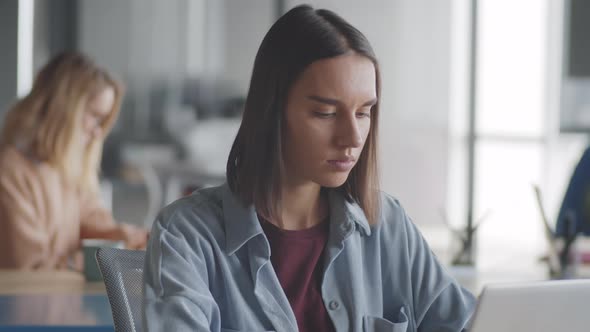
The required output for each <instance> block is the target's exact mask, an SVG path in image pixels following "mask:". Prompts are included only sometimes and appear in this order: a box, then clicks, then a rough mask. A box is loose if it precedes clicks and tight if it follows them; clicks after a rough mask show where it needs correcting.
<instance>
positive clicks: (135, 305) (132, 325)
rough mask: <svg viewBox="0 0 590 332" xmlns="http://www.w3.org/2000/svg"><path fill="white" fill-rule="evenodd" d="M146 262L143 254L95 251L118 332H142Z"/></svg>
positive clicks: (113, 249)
mask: <svg viewBox="0 0 590 332" xmlns="http://www.w3.org/2000/svg"><path fill="white" fill-rule="evenodd" d="M144 260H145V251H142V250H125V249H115V248H100V249H98V250H97V251H96V261H97V262H98V267H99V268H100V273H101V274H102V276H103V279H104V283H105V286H106V289H107V296H108V298H109V303H110V304H111V311H112V314H113V322H114V324H115V331H117V332H139V331H142V315H141V310H142V301H143V263H144Z"/></svg>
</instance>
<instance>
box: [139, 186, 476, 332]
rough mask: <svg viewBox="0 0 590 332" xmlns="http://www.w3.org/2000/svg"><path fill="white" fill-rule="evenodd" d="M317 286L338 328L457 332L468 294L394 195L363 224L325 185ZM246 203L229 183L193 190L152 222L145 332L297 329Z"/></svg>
mask: <svg viewBox="0 0 590 332" xmlns="http://www.w3.org/2000/svg"><path fill="white" fill-rule="evenodd" d="M329 202H330V235H329V239H328V243H327V244H326V248H325V253H324V255H325V261H324V275H323V282H322V286H321V292H322V297H323V300H324V305H325V306H326V309H327V311H328V313H329V315H330V318H331V319H332V322H333V323H334V327H335V328H336V331H394V332H406V331H407V332H411V331H453V332H455V331H461V330H463V329H464V328H465V327H466V325H467V323H468V321H469V318H470V316H471V314H472V312H473V310H474V307H475V298H474V297H473V295H471V294H470V293H469V292H468V291H466V290H465V289H463V288H462V287H461V286H460V285H459V284H458V283H457V282H456V281H455V280H453V278H452V277H451V276H450V275H449V274H448V272H447V271H446V270H445V268H444V267H443V266H442V265H441V264H440V263H439V262H438V261H437V259H436V257H435V255H434V254H433V253H432V251H431V250H430V249H429V247H428V245H427V244H426V242H425V241H424V239H423V238H422V236H421V234H420V232H419V231H418V230H417V229H416V226H415V225H414V224H413V223H412V221H411V220H410V219H409V218H408V216H407V215H406V214H405V212H404V210H403V209H402V207H401V206H400V205H399V203H398V201H397V200H395V199H394V198H392V197H391V196H388V195H386V194H382V201H381V202H382V203H381V205H382V206H381V217H380V220H379V223H378V224H377V225H375V226H369V224H368V222H367V219H366V217H365V215H364V213H363V212H362V210H361V209H360V207H359V206H358V205H357V204H355V203H352V202H349V201H348V200H346V199H345V197H344V195H343V194H341V193H340V192H339V191H337V190H331V191H330V194H329ZM270 255H271V252H270V246H269V243H268V240H267V238H266V236H265V235H264V232H263V231H262V228H261V226H260V223H259V221H258V218H257V215H256V212H255V210H254V208H253V207H252V206H249V207H244V206H243V205H242V204H240V202H239V201H238V200H237V198H236V197H235V196H234V195H233V194H232V192H231V191H230V189H229V187H228V186H227V184H226V185H222V186H220V187H215V188H208V189H204V190H200V191H198V192H195V193H194V194H192V195H191V196H189V197H186V198H183V199H180V200H178V201H176V202H175V203H173V204H171V205H170V206H168V207H166V208H165V209H164V210H163V211H162V212H161V213H160V215H159V217H158V219H157V220H156V222H155V223H154V225H153V228H152V232H151V236H150V241H149V244H148V248H147V256H146V265H145V271H144V282H145V285H144V287H145V288H144V327H145V328H146V330H148V331H168V332H172V331H174V332H180V331H297V322H296V320H295V316H294V314H293V311H292V310H291V306H290V304H289V301H288V300H287V297H286V296H285V293H284V292H283V289H282V288H281V285H280V284H279V281H278V279H277V276H276V274H275V272H274V269H273V266H272V264H271V262H270Z"/></svg>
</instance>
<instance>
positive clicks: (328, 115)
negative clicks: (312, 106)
mask: <svg viewBox="0 0 590 332" xmlns="http://www.w3.org/2000/svg"><path fill="white" fill-rule="evenodd" d="M313 114H314V115H315V116H317V117H318V118H322V119H327V118H331V117H333V116H334V115H336V113H335V112H313Z"/></svg>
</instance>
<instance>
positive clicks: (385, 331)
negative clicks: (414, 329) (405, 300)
mask: <svg viewBox="0 0 590 332" xmlns="http://www.w3.org/2000/svg"><path fill="white" fill-rule="evenodd" d="M407 330H408V316H406V312H405V310H404V308H403V307H402V308H401V309H400V311H399V314H398V317H397V320H396V322H391V321H388V320H387V319H385V318H381V317H375V316H365V317H363V331H364V332H407Z"/></svg>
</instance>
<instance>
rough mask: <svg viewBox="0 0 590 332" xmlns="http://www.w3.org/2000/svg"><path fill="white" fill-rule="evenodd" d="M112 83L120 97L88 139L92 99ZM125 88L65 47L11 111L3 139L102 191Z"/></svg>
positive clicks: (79, 184) (72, 181) (76, 181)
mask: <svg viewBox="0 0 590 332" xmlns="http://www.w3.org/2000/svg"><path fill="white" fill-rule="evenodd" d="M109 87H110V88H112V89H113V90H114V92H115V102H114V103H113V108H112V110H111V112H110V113H109V115H108V117H107V118H106V119H105V121H104V122H103V123H101V124H100V126H101V129H102V132H103V135H102V136H101V137H99V138H93V139H92V141H91V142H89V143H88V144H84V143H83V142H84V139H83V136H82V135H83V125H82V123H83V117H84V114H85V112H86V109H87V104H88V101H89V100H91V99H92V98H93V97H94V96H96V95H97V94H99V93H101V92H102V91H104V89H106V88H109ZM123 93H124V92H123V87H122V85H121V83H120V82H119V81H117V80H116V79H115V78H113V77H112V76H111V75H110V74H109V73H108V72H107V71H106V70H105V69H103V68H100V67H99V66H97V65H96V64H95V63H94V61H92V60H91V59H89V58H88V57H87V56H85V55H83V54H80V53H74V52H67V53H62V54H60V55H58V56H56V57H54V58H53V59H52V60H51V61H50V62H49V63H47V64H46V65H45V66H44V67H43V68H42V69H41V71H40V72H39V73H38V74H37V77H36V78H35V81H34V83H33V87H32V89H31V92H30V93H29V94H28V95H27V96H25V97H24V98H22V99H20V100H18V101H17V102H16V103H15V104H14V105H13V106H12V108H11V109H10V110H9V111H8V113H7V114H6V117H5V119H4V127H3V130H2V134H1V136H0V140H1V143H0V144H1V145H2V146H6V145H11V146H15V147H17V148H19V149H21V150H24V151H25V152H26V153H27V154H28V155H31V156H32V157H33V158H35V159H37V160H39V161H42V162H47V163H49V164H50V165H51V166H53V167H55V168H57V169H58V170H59V172H60V173H61V175H62V177H63V179H64V181H65V182H66V183H67V184H69V185H73V186H76V187H78V188H79V189H82V190H89V191H93V192H98V174H99V168H100V160H101V156H102V147H103V143H104V138H105V137H106V134H107V133H108V132H109V131H110V130H111V128H112V126H113V124H114V123H115V120H116V118H117V116H118V114H119V110H120V106H121V100H122V98H123Z"/></svg>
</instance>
